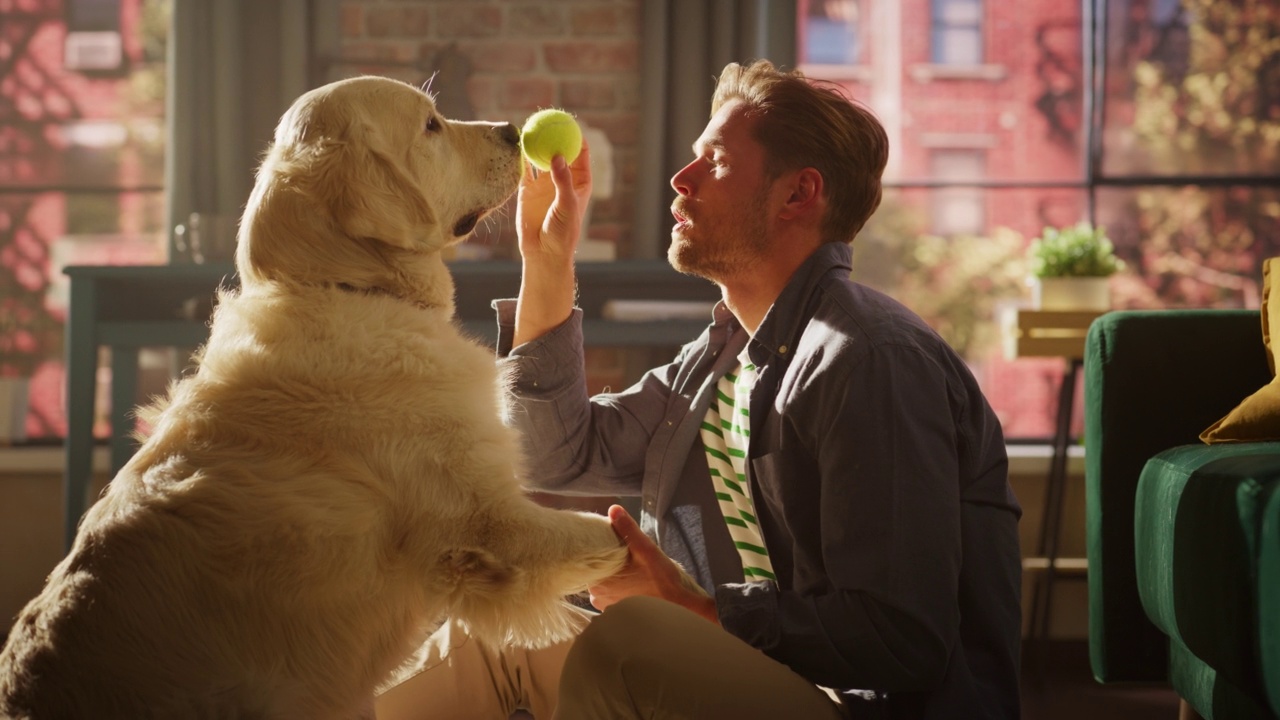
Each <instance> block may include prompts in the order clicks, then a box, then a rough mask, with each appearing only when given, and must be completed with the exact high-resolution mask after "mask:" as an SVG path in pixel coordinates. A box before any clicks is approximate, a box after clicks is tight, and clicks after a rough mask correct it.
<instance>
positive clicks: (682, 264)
mask: <svg viewBox="0 0 1280 720" xmlns="http://www.w3.org/2000/svg"><path fill="white" fill-rule="evenodd" d="M767 199H768V192H767V190H761V191H760V192H759V193H756V196H755V197H754V198H753V199H752V200H753V201H752V202H751V203H749V204H744V205H743V206H742V207H740V208H738V209H737V211H735V212H734V213H733V215H734V216H735V217H737V218H739V220H738V222H737V223H735V224H736V226H737V227H736V228H733V227H705V226H704V227H702V228H698V227H697V225H696V223H695V224H694V225H693V228H692V229H693V230H695V231H699V230H700V232H701V237H700V238H698V239H693V238H691V237H683V238H681V237H677V236H676V235H675V233H672V238H671V245H670V246H669V247H668V248H667V261H668V262H669V263H671V267H673V268H675V269H676V270H677V271H679V272H682V273H684V274H686V275H695V276H697V277H700V278H704V279H706V280H710V281H712V282H715V283H722V282H724V281H726V280H729V279H731V278H734V277H738V276H741V275H744V274H750V273H751V272H752V270H753V269H754V268H755V267H756V266H757V265H759V264H760V263H762V262H767V261H768V258H767V253H766V251H767V249H768V247H769V236H768V229H767V226H766V223H765V218H764V213H765V208H766V207H767V204H766V201H767ZM681 214H682V215H684V216H685V217H687V218H688V217H689V215H687V214H685V213H684V212H682V213H681ZM690 220H694V219H693V218H690ZM712 224H714V221H712Z"/></svg>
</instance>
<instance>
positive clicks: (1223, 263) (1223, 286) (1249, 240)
mask: <svg viewBox="0 0 1280 720" xmlns="http://www.w3.org/2000/svg"><path fill="white" fill-rule="evenodd" d="M1098 222H1099V224H1101V225H1104V226H1105V227H1106V228H1107V234H1108V235H1109V236H1110V237H1111V238H1112V240H1113V241H1114V242H1115V244H1116V250H1117V252H1118V253H1119V254H1120V255H1121V256H1122V257H1123V258H1124V260H1125V262H1126V263H1127V264H1128V268H1126V272H1124V273H1122V274H1121V275H1120V276H1118V277H1117V278H1116V281H1115V282H1114V283H1113V284H1112V295H1113V304H1114V305H1115V306H1116V307H1118V308H1162V307H1246V308H1258V307H1261V300H1260V297H1261V295H1260V293H1261V283H1262V261H1263V260H1264V259H1266V258H1268V257H1273V256H1276V255H1280V188H1277V187H1268V188H1252V187H1229V188H1202V187H1195V186H1187V187H1173V188H1166V187H1155V188H1112V189H1104V190H1100V191H1099V194H1098Z"/></svg>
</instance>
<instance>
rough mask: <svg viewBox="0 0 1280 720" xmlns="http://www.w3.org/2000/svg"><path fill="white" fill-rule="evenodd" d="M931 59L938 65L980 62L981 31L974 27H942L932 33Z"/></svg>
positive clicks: (976, 63)
mask: <svg viewBox="0 0 1280 720" xmlns="http://www.w3.org/2000/svg"><path fill="white" fill-rule="evenodd" d="M934 38H935V42H936V45H935V46H934V48H933V61H934V62H936V63H938V64H939V65H980V64H982V31H981V30H977V29H975V28H967V27H959V28H951V27H949V28H942V29H939V30H938V31H937V32H936V33H935V34H934Z"/></svg>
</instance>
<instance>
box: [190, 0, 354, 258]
mask: <svg viewBox="0 0 1280 720" xmlns="http://www.w3.org/2000/svg"><path fill="white" fill-rule="evenodd" d="M336 7H337V4H336V0H271V1H270V2H264V1H262V0H174V2H173V21H172V26H171V28H170V37H169V49H168V52H169V57H168V66H169V74H168V81H167V95H166V97H167V100H166V102H167V103H168V106H167V107H166V113H167V116H168V119H169V120H168V123H167V126H168V138H167V141H168V142H167V147H166V155H165V186H166V189H167V191H168V198H167V200H166V203H167V205H166V208H165V220H166V227H168V228H169V230H170V245H169V258H170V262H175V263H177V262H190V261H192V260H204V261H210V262H216V261H219V260H229V259H230V258H231V253H232V252H233V248H234V232H235V223H236V222H237V220H238V219H239V217H240V213H241V211H242V209H243V207H244V203H245V201H246V200H247V199H248V197H249V191H250V190H251V189H252V187H253V175H254V171H255V170H256V168H257V165H258V162H259V160H260V159H261V157H262V152H263V150H264V149H265V148H266V147H267V144H268V142H269V141H270V139H271V136H272V133H273V131H274V130H275V125H276V122H277V120H279V118H280V115H281V114H283V113H284V111H285V110H286V109H288V107H289V105H290V103H292V102H293V100H294V99H295V98H296V97H297V96H298V95H300V94H302V93H303V92H305V91H307V90H308V89H310V88H311V87H313V86H314V84H313V77H312V76H313V75H314V74H315V73H314V72H313V68H314V67H315V63H314V62H313V58H315V57H317V52H319V51H322V50H323V48H319V47H318V45H321V44H325V43H327V42H330V41H329V39H328V38H329V34H336V32H337V28H338V22H337V20H336V13H337V10H336ZM317 32H320V33H324V34H322V35H317ZM192 213H198V214H199V215H200V225H201V226H202V227H201V229H200V230H201V238H200V242H201V244H202V246H203V247H202V250H201V253H200V255H201V256H199V257H193V252H192V249H191V248H190V247H187V245H189V241H190V234H189V232H188V233H186V234H185V236H184V235H183V234H179V235H176V236H175V234H174V232H173V231H174V229H175V228H177V227H178V226H183V227H184V230H187V228H186V226H187V225H188V224H189V219H190V217H191V214H192Z"/></svg>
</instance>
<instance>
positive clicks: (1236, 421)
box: [1200, 257, 1280, 444]
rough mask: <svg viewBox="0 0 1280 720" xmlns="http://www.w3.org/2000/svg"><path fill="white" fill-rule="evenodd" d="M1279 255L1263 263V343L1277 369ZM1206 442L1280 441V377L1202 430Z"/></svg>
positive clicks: (1279, 307) (1279, 329)
mask: <svg viewBox="0 0 1280 720" xmlns="http://www.w3.org/2000/svg"><path fill="white" fill-rule="evenodd" d="M1273 299H1274V300H1275V301H1276V302H1277V303H1280V257H1274V258H1268V259H1266V260H1264V261H1263V262H1262V343H1263V345H1265V346H1266V348H1267V364H1268V365H1269V366H1270V367H1271V374H1272V375H1275V372H1276V357H1275V352H1274V351H1275V348H1272V346H1271V338H1273V337H1277V338H1280V306H1278V307H1276V308H1275V309H1274V310H1273V309H1272V308H1271V301H1272V300H1273ZM1200 439H1201V440H1202V441H1204V442H1205V443H1209V444H1213V443H1230V442H1261V441H1265V440H1280V377H1273V378H1272V380H1271V382H1269V383H1267V384H1266V385H1263V386H1262V389H1260V390H1258V391H1257V392H1255V393H1254V394H1252V395H1250V396H1249V397H1247V398H1245V399H1244V401H1243V402H1241V403H1240V404H1239V405H1237V406H1236V407H1235V409H1234V410H1232V411H1231V412H1229V413H1227V416H1226V417H1224V418H1222V419H1221V420H1219V421H1218V422H1216V423H1214V424H1212V425H1210V426H1209V428H1208V429H1207V430H1205V431H1204V432H1202V433H1200Z"/></svg>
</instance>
